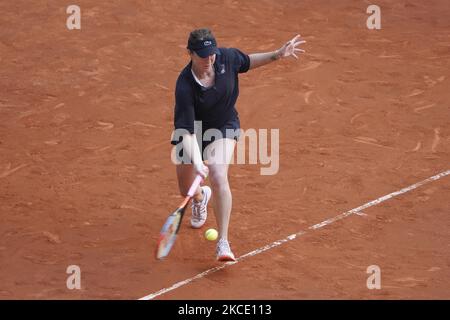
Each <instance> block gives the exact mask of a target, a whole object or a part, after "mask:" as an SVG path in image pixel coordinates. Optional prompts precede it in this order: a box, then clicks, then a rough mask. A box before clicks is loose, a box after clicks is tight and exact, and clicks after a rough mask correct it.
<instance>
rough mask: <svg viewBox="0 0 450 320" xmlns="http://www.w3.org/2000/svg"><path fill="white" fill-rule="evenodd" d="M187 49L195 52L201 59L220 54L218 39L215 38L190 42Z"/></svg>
mask: <svg viewBox="0 0 450 320" xmlns="http://www.w3.org/2000/svg"><path fill="white" fill-rule="evenodd" d="M187 48H188V49H190V50H192V51H195V53H196V54H198V55H199V56H200V57H201V58H206V57H208V56H210V55H212V54H220V52H219V49H217V43H216V39H214V38H208V39H203V40H197V41H188V46H187Z"/></svg>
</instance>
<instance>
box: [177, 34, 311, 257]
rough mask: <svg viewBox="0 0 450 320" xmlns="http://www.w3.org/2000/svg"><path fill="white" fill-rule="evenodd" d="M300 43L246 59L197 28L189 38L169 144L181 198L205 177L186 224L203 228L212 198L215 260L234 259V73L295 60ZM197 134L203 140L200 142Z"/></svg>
mask: <svg viewBox="0 0 450 320" xmlns="http://www.w3.org/2000/svg"><path fill="white" fill-rule="evenodd" d="M304 42H305V41H303V40H301V39H300V35H297V36H296V37H294V38H293V39H292V40H290V41H288V42H286V43H285V44H284V45H283V46H282V47H281V48H280V49H278V50H275V51H272V52H266V53H255V54H250V55H247V54H245V53H243V52H242V51H240V50H238V49H235V48H218V47H217V43H216V39H215V37H214V35H213V34H212V32H211V31H210V30H209V29H197V30H194V31H192V32H191V33H190V35H189V39H188V44H187V49H188V54H189V56H190V62H189V63H188V65H187V66H186V67H185V68H184V69H183V70H182V71H181V73H180V75H179V76H178V79H177V83H176V88H175V117H174V125H175V131H174V134H173V135H172V141H171V142H172V144H174V145H177V148H176V150H177V151H176V156H177V159H178V164H177V166H176V171H177V178H178V185H179V188H180V192H181V194H182V195H183V196H186V194H187V192H188V189H189V187H190V185H191V184H192V182H193V180H194V178H195V176H196V175H198V174H199V175H201V176H203V177H204V178H206V177H207V176H209V180H210V184H211V187H212V191H211V188H210V187H208V186H203V187H199V188H198V189H197V191H196V193H195V195H194V197H193V201H192V216H191V225H192V227H193V228H200V227H202V226H203V225H204V224H205V221H206V218H207V215H208V212H207V205H208V202H209V201H210V199H211V196H212V194H214V197H215V201H214V213H215V216H216V221H217V225H218V231H219V240H218V242H217V247H216V257H217V260H219V261H234V260H235V256H234V254H233V252H232V251H231V248H230V245H229V242H228V225H229V221H230V215H231V206H232V196H231V191H230V186H229V184H228V167H229V164H230V162H231V160H232V156H233V152H234V148H235V145H236V141H237V140H238V138H239V128H240V122H239V116H238V112H237V111H236V101H237V98H238V95H239V82H238V74H239V73H244V72H247V71H248V70H251V69H255V68H258V67H260V66H263V65H265V64H268V63H270V62H273V61H276V60H280V59H283V58H287V57H290V56H293V57H295V58H298V56H297V55H296V53H297V54H298V53H302V52H304V50H302V49H299V48H297V46H298V45H299V44H302V43H304ZM209 129H215V130H216V131H214V132H216V133H217V132H218V133H219V135H217V134H216V135H214V137H215V139H214V137H213V138H212V139H203V137H204V134H205V132H207V131H208V130H209ZM227 129H228V130H227ZM196 131H197V132H196ZM210 131H211V130H209V132H210ZM196 133H197V134H198V135H200V137H202V139H201V141H198V140H199V139H197V136H196ZM217 137H219V138H217ZM209 140H211V141H209ZM203 160H205V162H203Z"/></svg>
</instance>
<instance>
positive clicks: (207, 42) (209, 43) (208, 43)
mask: <svg viewBox="0 0 450 320" xmlns="http://www.w3.org/2000/svg"><path fill="white" fill-rule="evenodd" d="M211 44H212V41H209V40H207V41H205V42H203V45H204V46H210V45H211Z"/></svg>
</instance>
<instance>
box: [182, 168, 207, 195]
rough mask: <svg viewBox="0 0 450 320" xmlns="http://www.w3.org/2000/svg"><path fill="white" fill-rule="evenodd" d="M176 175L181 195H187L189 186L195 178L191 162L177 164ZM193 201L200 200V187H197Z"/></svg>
mask: <svg viewBox="0 0 450 320" xmlns="http://www.w3.org/2000/svg"><path fill="white" fill-rule="evenodd" d="M177 177H178V187H179V189H180V193H181V195H182V196H183V197H186V196H187V193H188V191H189V188H190V187H191V185H192V182H194V179H195V170H194V166H193V165H192V164H178V165H177ZM193 198H194V200H195V201H202V200H203V194H202V190H201V188H200V187H198V188H197V191H195V194H194V197H193Z"/></svg>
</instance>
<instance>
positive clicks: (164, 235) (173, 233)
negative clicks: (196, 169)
mask: <svg viewBox="0 0 450 320" xmlns="http://www.w3.org/2000/svg"><path fill="white" fill-rule="evenodd" d="M202 181H203V178H202V177H201V176H200V175H197V176H196V177H195V179H194V182H193V183H192V185H191V187H190V188H189V191H188V193H187V196H186V198H184V200H183V202H182V203H181V204H180V206H179V207H178V209H176V210H175V211H174V212H173V213H172V214H171V215H170V216H169V217H168V218H167V220H166V222H165V223H164V225H163V227H162V229H161V231H160V233H159V240H158V245H157V246H156V259H163V258H164V257H166V256H167V255H168V254H169V252H170V249H172V246H173V244H174V243H175V240H176V238H177V234H178V230H180V226H181V220H182V219H183V216H184V211H185V210H186V207H187V204H188V203H189V200H191V198H192V197H193V196H194V193H195V190H197V188H198V186H199V185H200V183H202Z"/></svg>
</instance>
